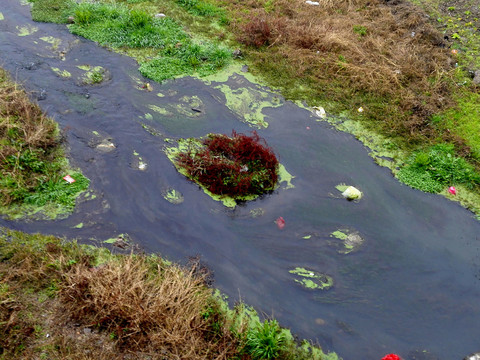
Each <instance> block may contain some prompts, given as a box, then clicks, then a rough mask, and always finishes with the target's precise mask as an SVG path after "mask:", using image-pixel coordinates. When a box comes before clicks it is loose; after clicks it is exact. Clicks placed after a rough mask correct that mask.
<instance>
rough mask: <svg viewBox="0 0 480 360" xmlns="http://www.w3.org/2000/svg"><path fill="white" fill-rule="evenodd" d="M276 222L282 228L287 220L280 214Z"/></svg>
mask: <svg viewBox="0 0 480 360" xmlns="http://www.w3.org/2000/svg"><path fill="white" fill-rule="evenodd" d="M275 224H277V226H278V228H279V229H280V230H282V229H283V228H284V227H285V220H284V219H283V217H281V216H280V217H279V218H278V219H277V220H275Z"/></svg>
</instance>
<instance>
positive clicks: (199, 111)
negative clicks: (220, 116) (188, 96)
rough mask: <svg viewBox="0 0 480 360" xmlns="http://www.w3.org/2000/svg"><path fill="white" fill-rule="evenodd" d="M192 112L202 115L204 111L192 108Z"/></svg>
mask: <svg viewBox="0 0 480 360" xmlns="http://www.w3.org/2000/svg"><path fill="white" fill-rule="evenodd" d="M192 111H194V112H197V113H201V112H202V110H200V109H197V108H192Z"/></svg>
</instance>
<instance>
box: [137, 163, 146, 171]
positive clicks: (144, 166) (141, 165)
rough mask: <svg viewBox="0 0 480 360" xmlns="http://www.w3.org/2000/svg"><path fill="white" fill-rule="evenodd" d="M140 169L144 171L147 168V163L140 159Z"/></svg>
mask: <svg viewBox="0 0 480 360" xmlns="http://www.w3.org/2000/svg"><path fill="white" fill-rule="evenodd" d="M138 170H142V171H144V170H147V163H146V162H143V161H140V162H139V163H138Z"/></svg>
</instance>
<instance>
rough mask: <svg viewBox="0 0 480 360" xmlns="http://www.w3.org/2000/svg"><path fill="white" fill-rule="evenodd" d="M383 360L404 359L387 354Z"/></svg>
mask: <svg viewBox="0 0 480 360" xmlns="http://www.w3.org/2000/svg"><path fill="white" fill-rule="evenodd" d="M382 360H402V359H401V358H400V356H398V355H397V354H387V355H385V356H384V357H383V358H382Z"/></svg>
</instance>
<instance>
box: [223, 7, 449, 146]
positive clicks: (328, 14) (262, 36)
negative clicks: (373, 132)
mask: <svg viewBox="0 0 480 360" xmlns="http://www.w3.org/2000/svg"><path fill="white" fill-rule="evenodd" d="M319 2H320V5H319V6H310V5H308V4H305V2H304V1H303V0H295V1H290V0H278V1H275V2H274V5H273V6H272V7H270V8H266V6H265V3H264V2H263V1H258V0H249V1H246V2H243V1H242V2H240V1H232V2H229V4H228V5H226V6H228V7H229V8H230V9H231V11H232V12H233V13H234V14H235V15H234V17H235V18H237V19H238V20H237V21H236V22H234V23H233V25H232V26H233V27H234V31H235V33H237V34H238V40H239V41H241V42H243V43H244V44H246V45H247V46H249V47H250V51H249V52H250V55H251V58H252V59H253V61H254V62H256V64H257V65H258V66H259V67H260V68H261V67H262V66H267V65H266V63H267V62H268V61H271V62H274V64H271V65H268V66H270V68H275V66H280V65H279V64H283V67H282V68H281V70H278V74H280V73H281V72H284V71H285V70H287V71H288V72H289V76H290V77H291V78H296V79H299V78H300V79H305V80H307V79H308V80H309V82H306V83H310V84H315V87H316V89H317V92H318V94H317V95H318V97H319V98H325V96H327V98H329V99H330V100H333V101H340V102H344V103H349V102H351V99H347V97H350V98H351V97H352V96H353V97H357V98H359V101H367V103H363V104H362V105H363V107H364V109H365V117H366V118H371V119H376V120H379V119H380V121H381V122H382V123H383V128H384V129H385V130H387V131H389V132H393V133H395V134H397V135H402V136H406V137H407V138H408V139H412V138H413V139H415V138H416V137H420V138H425V137H432V136H435V131H434V129H433V128H432V127H431V126H430V122H429V117H430V116H431V115H432V114H433V113H435V112H438V111H439V110H441V109H444V108H445V107H446V106H448V105H451V100H449V89H448V86H447V85H446V84H448V82H449V78H450V71H451V69H452V63H451V59H450V58H449V56H448V53H447V51H446V49H444V47H445V44H444V42H443V37H442V36H441V35H440V33H439V32H438V31H437V30H435V29H434V28H433V27H432V26H431V25H430V24H429V22H428V18H427V17H426V16H425V14H424V13H423V12H422V11H420V10H419V9H418V8H416V7H415V6H413V5H411V4H409V3H407V2H405V1H403V0H392V1H382V0H342V1H335V2H333V1H331V0H323V1H319ZM246 9H247V10H246ZM275 64H277V65H275ZM272 74H274V73H273V71H272ZM273 76H274V75H272V77H273ZM280 77H281V76H280V75H279V78H280ZM281 78H282V79H284V77H281ZM275 85H277V86H278V85H280V86H282V84H278V83H277V84H275ZM322 92H324V93H323V94H322ZM368 98H372V99H375V100H372V101H377V102H378V99H380V98H381V99H382V100H383V102H385V103H388V104H389V105H388V106H387V107H388V108H390V110H394V111H392V112H390V113H384V114H382V113H378V106H369V104H368ZM365 99H367V100H365Z"/></svg>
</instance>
